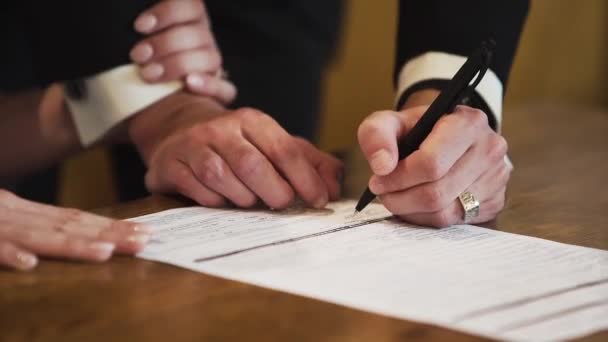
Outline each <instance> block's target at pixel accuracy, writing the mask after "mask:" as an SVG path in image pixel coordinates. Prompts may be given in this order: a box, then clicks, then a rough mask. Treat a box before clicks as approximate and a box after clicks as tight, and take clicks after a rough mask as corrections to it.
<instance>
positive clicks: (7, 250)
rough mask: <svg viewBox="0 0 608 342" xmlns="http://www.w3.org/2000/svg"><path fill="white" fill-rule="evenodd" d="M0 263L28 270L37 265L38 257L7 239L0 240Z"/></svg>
mask: <svg viewBox="0 0 608 342" xmlns="http://www.w3.org/2000/svg"><path fill="white" fill-rule="evenodd" d="M0 265H3V266H7V267H10V268H14V269H17V270H21V271H29V270H31V269H33V268H34V267H36V265H38V258H37V257H36V256H35V255H34V254H32V253H30V252H28V251H27V250H25V249H23V248H20V247H18V246H15V245H14V244H13V243H11V242H8V241H0Z"/></svg>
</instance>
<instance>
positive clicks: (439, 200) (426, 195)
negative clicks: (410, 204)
mask: <svg viewBox="0 0 608 342" xmlns="http://www.w3.org/2000/svg"><path fill="white" fill-rule="evenodd" d="M420 201H421V203H422V205H424V206H425V208H427V209H428V210H430V211H438V210H441V209H443V208H445V207H446V202H447V200H446V196H445V195H444V193H443V191H442V189H441V187H440V186H438V185H437V184H434V183H430V184H427V185H424V187H423V188H422V189H421V193H420Z"/></svg>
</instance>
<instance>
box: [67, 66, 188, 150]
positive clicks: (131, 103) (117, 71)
mask: <svg viewBox="0 0 608 342" xmlns="http://www.w3.org/2000/svg"><path fill="white" fill-rule="evenodd" d="M77 82H79V87H80V88H82V89H81V91H80V93H81V94H80V95H81V96H69V95H68V94H66V102H67V104H68V107H69V109H70V111H71V113H72V118H73V120H74V124H75V126H76V130H77V132H78V136H79V138H80V142H81V143H82V145H83V146H89V145H91V144H92V143H94V142H95V141H97V140H98V139H100V138H101V137H103V136H104V135H105V134H106V133H108V132H109V131H110V130H111V129H112V128H114V127H115V126H116V125H118V124H119V123H120V122H122V121H124V120H125V119H127V118H129V117H130V116H132V115H133V114H135V113H137V112H139V111H140V110H142V109H144V108H145V107H147V106H149V105H151V104H153V103H155V102H157V101H159V100H160V99H162V98H164V97H166V96H168V95H170V94H172V93H174V92H176V91H177V90H179V89H181V88H182V83H181V82H179V81H174V82H167V83H161V84H148V83H145V82H144V81H143V80H142V79H141V78H140V77H139V74H138V69H137V67H136V66H134V65H132V64H130V65H123V66H119V67H116V68H114V69H111V70H108V71H104V72H101V73H99V74H96V75H93V76H91V77H88V78H85V79H82V80H80V81H77Z"/></svg>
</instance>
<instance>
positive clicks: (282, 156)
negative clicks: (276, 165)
mask: <svg viewBox="0 0 608 342" xmlns="http://www.w3.org/2000/svg"><path fill="white" fill-rule="evenodd" d="M298 156H300V149H299V148H298V146H297V145H296V143H295V142H294V141H293V140H292V139H291V137H290V136H281V137H278V138H277V139H276V141H275V143H274V144H272V145H271V147H270V150H269V151H268V157H269V158H270V159H271V160H273V161H283V162H289V161H292V160H294V159H296V158H297V157H298Z"/></svg>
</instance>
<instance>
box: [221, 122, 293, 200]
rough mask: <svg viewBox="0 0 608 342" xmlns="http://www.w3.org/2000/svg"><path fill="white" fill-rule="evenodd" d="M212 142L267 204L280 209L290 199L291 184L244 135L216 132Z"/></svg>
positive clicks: (232, 167)
mask: <svg viewBox="0 0 608 342" xmlns="http://www.w3.org/2000/svg"><path fill="white" fill-rule="evenodd" d="M254 115H255V114H254ZM212 144H213V148H214V150H215V151H217V153H218V154H219V155H220V156H221V157H222V158H223V159H224V160H225V161H226V162H227V163H228V165H230V168H231V169H232V171H233V172H234V174H235V175H236V176H237V177H238V178H239V179H240V180H241V181H242V182H243V183H244V184H245V185H246V186H247V187H248V188H249V189H250V190H251V191H253V193H255V194H256V195H257V196H258V197H259V198H260V199H261V200H262V201H264V203H266V205H268V206H269V207H270V208H275V209H282V208H286V207H288V206H289V205H290V204H291V203H292V201H293V199H294V192H293V190H292V188H291V187H290V186H289V184H288V183H287V182H286V181H285V179H283V177H281V176H280V175H279V173H278V172H277V171H276V170H275V168H274V166H273V165H272V164H271V163H270V161H268V159H267V158H266V156H264V154H262V153H261V152H260V151H259V150H258V149H257V148H256V147H255V146H253V145H252V144H251V143H250V142H249V141H247V140H246V139H245V137H243V136H222V135H218V139H213V140H212Z"/></svg>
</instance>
